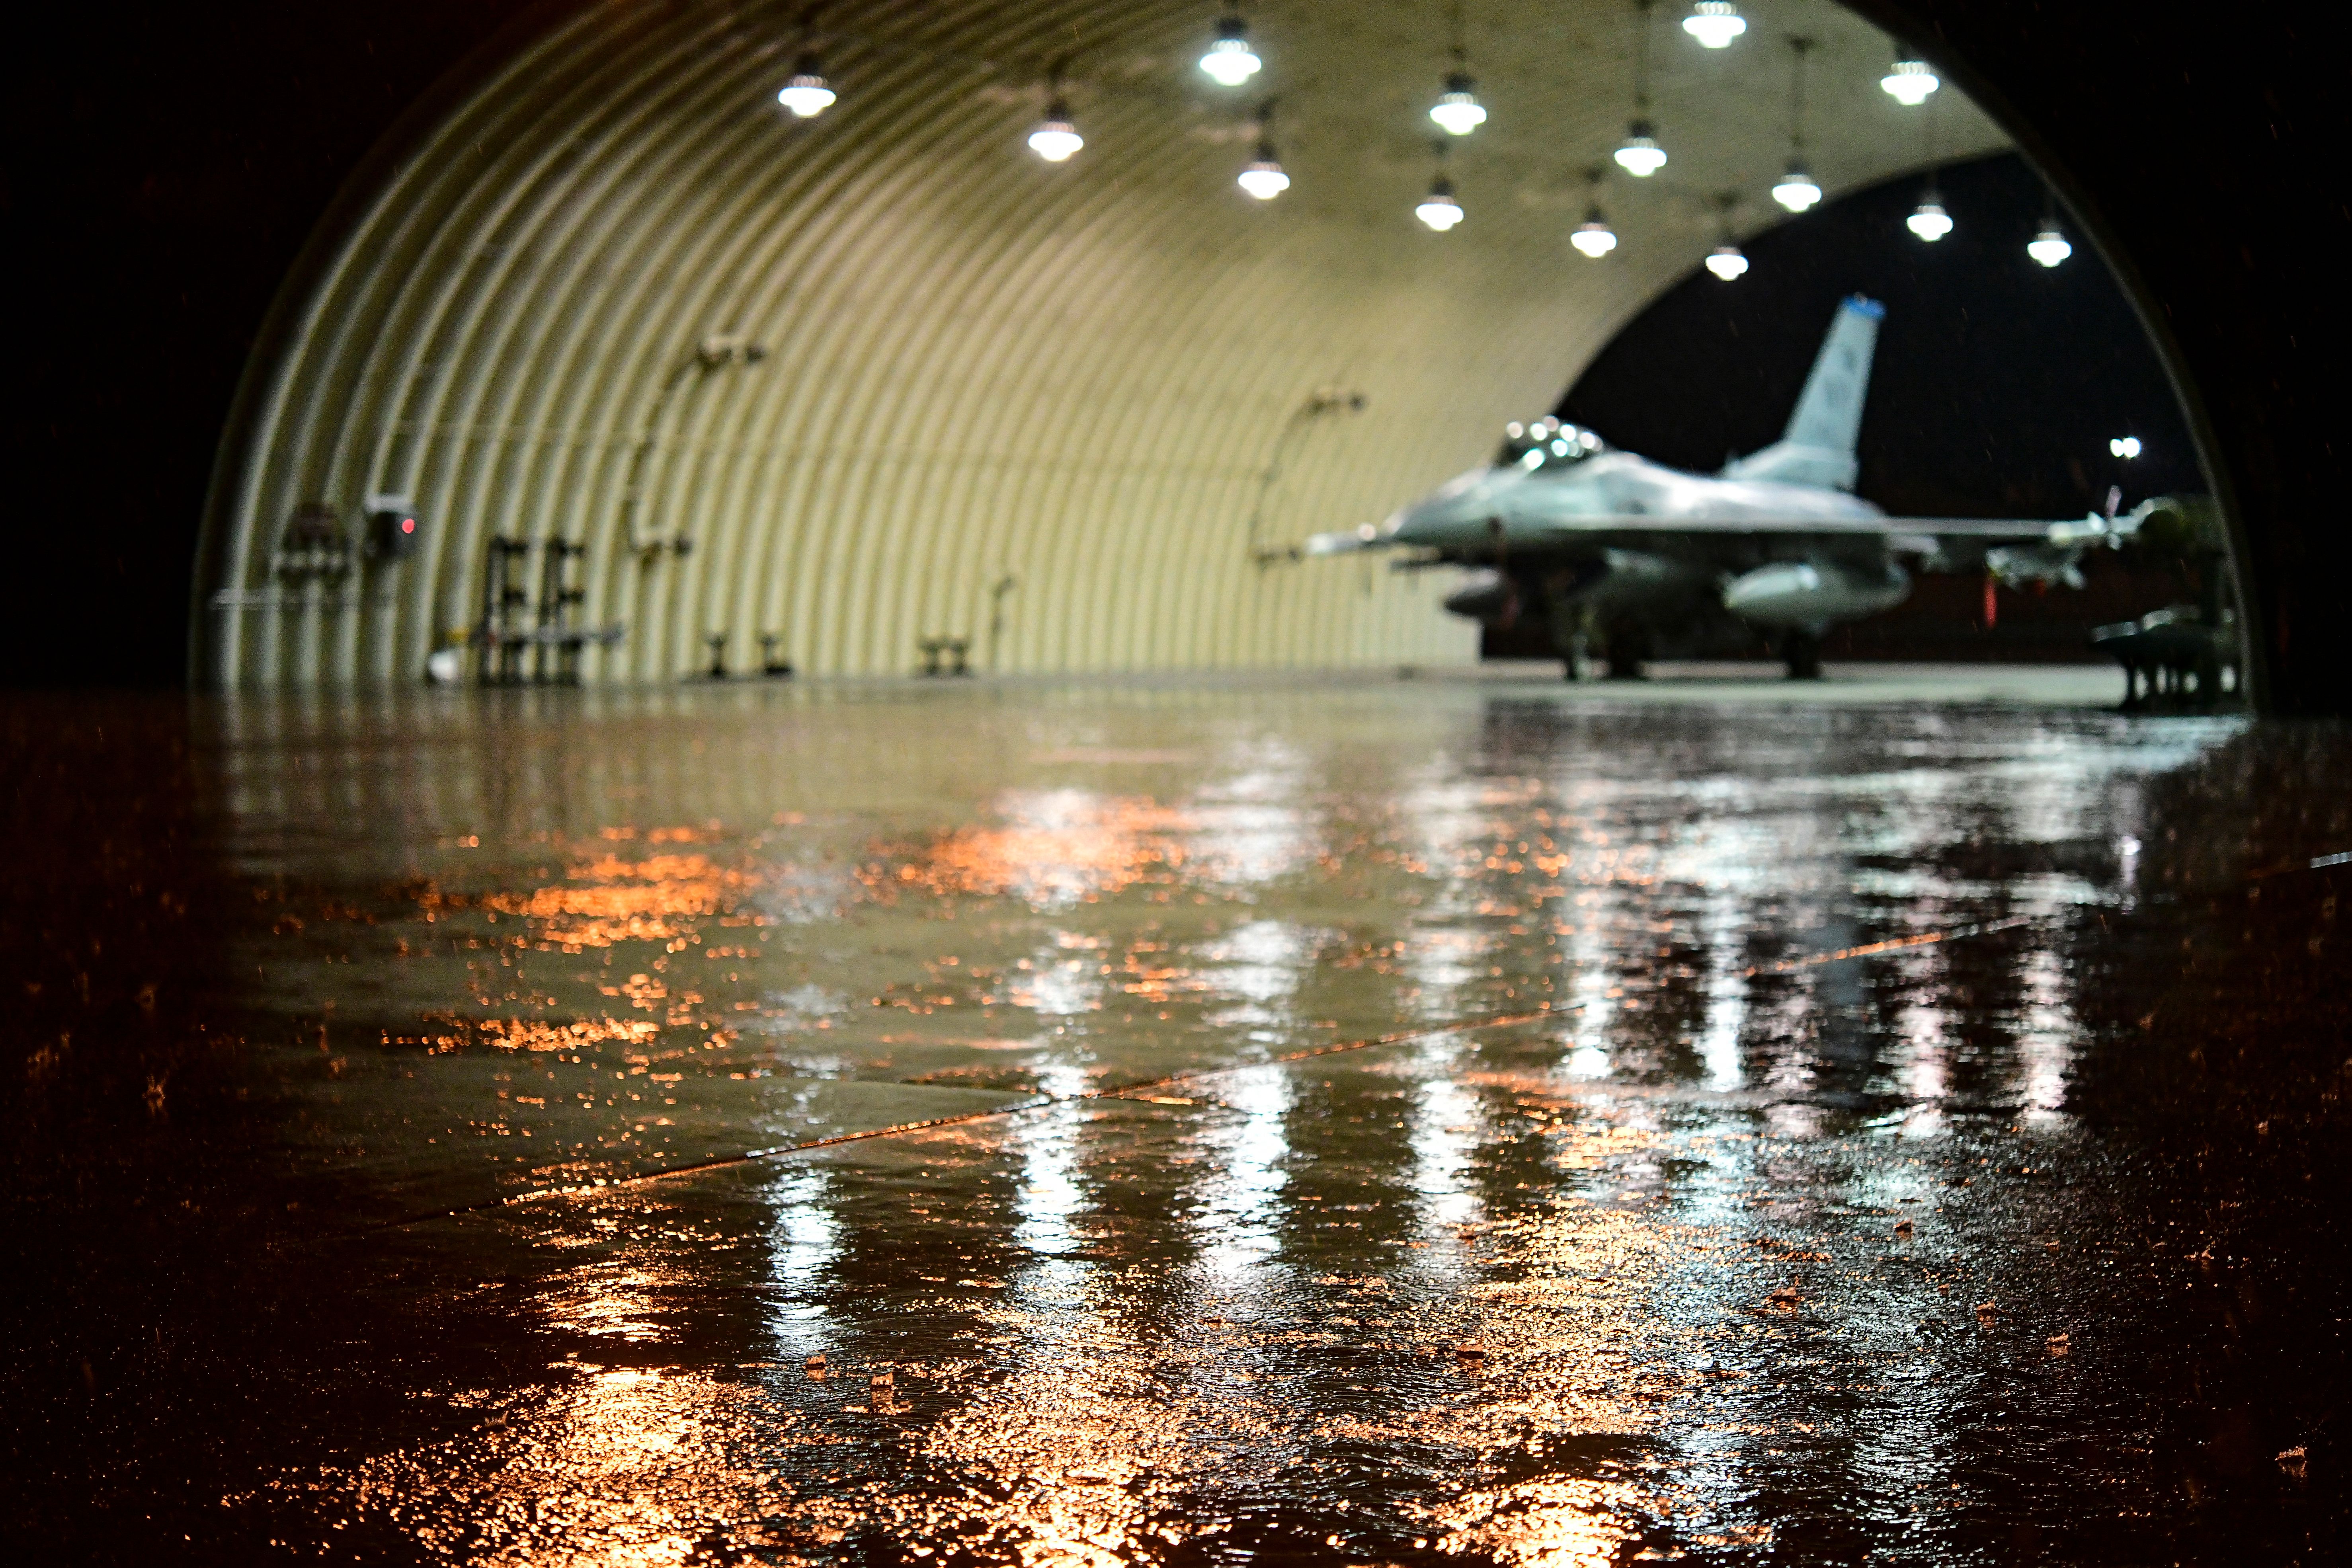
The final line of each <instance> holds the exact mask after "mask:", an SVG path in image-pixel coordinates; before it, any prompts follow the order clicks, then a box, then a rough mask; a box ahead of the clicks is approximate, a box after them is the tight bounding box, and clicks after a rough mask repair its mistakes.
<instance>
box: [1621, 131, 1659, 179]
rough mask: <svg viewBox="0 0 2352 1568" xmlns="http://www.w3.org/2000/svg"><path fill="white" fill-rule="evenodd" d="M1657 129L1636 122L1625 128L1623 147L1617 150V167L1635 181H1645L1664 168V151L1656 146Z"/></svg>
mask: <svg viewBox="0 0 2352 1568" xmlns="http://www.w3.org/2000/svg"><path fill="white" fill-rule="evenodd" d="M1657 129H1658V128H1657V127H1656V126H1654V125H1652V124H1651V123H1650V122H1649V121H1648V120H1635V121H1633V124H1632V125H1631V126H1628V127H1627V128H1626V131H1625V145H1623V146H1622V147H1620V148H1619V149H1617V165H1618V167H1619V168H1621V169H1623V170H1624V171H1625V172H1627V173H1628V174H1631V175H1633V178H1635V179H1636V180H1646V179H1648V178H1649V177H1650V176H1651V175H1653V174H1654V173H1656V172H1658V171H1659V170H1661V169H1663V168H1664V167H1665V166H1666V150H1665V149H1664V148H1663V147H1661V146H1659V145H1658V139H1657V134H1656V132H1657Z"/></svg>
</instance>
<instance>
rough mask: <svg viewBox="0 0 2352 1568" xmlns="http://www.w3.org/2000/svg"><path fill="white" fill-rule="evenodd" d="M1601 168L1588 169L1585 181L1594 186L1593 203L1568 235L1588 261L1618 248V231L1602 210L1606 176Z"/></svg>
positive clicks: (1597, 258) (1573, 244)
mask: <svg viewBox="0 0 2352 1568" xmlns="http://www.w3.org/2000/svg"><path fill="white" fill-rule="evenodd" d="M1605 177H1606V175H1605V172H1603V171H1602V170H1601V169H1597V168H1594V169H1587V170H1586V171H1585V172H1584V183H1586V184H1588V185H1590V186H1591V187H1592V204H1591V206H1589V207H1587V208H1586V209H1585V211H1584V221H1583V222H1582V223H1580V224H1579V225H1576V232H1575V233H1574V234H1571V235H1569V236H1568V243H1569V244H1570V245H1572V246H1575V247H1576V250H1577V254H1578V255H1580V256H1583V257H1584V258H1585V259H1586V260H1587V261H1599V260H1600V259H1601V257H1602V256H1607V255H1608V254H1609V253H1610V252H1611V251H1612V250H1615V249H1616V248H1617V231H1616V230H1615V229H1612V228H1611V227H1610V226H1609V219H1608V218H1607V217H1606V216H1605V215H1603V214H1602V213H1601V180H1602V179H1603V178H1605Z"/></svg>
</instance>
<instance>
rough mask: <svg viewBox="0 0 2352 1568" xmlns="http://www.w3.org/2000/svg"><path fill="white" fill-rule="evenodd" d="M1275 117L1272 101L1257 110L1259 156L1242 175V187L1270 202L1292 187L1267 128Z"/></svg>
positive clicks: (1261, 199)
mask: <svg viewBox="0 0 2352 1568" xmlns="http://www.w3.org/2000/svg"><path fill="white" fill-rule="evenodd" d="M1273 119H1274V105H1273V104H1272V103H1267V104H1265V106H1264V107H1262V108H1260V109H1259V110H1258V111H1257V156H1256V157H1255V158H1253V159H1251V160H1250V161H1249V164H1248V166H1247V167H1246V168H1244V169H1243V171H1242V172H1241V175H1240V183H1241V187H1242V189H1243V190H1244V191H1247V192H1248V193H1250V194H1251V195H1253V196H1255V197H1256V198H1257V199H1258V200H1259V201H1261V202H1270V201H1272V200H1274V199H1275V197H1276V196H1278V195H1280V194H1282V193H1283V192H1285V191H1287V190H1288V189H1290V176H1289V175H1288V174H1286V173H1285V172H1283V169H1282V160H1281V159H1280V158H1278V157H1276V155H1275V151H1274V136H1273V134H1272V132H1271V131H1269V130H1268V129H1267V128H1268V125H1269V123H1270V122H1271V121H1272V120H1273Z"/></svg>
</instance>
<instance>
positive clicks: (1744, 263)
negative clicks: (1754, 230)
mask: <svg viewBox="0 0 2352 1568" xmlns="http://www.w3.org/2000/svg"><path fill="white" fill-rule="evenodd" d="M1715 204H1716V207H1717V210H1718V211H1719V212H1721V213H1722V214H1723V243H1722V244H1720V245H1718V246H1716V247H1715V249H1714V250H1713V251H1712V252H1710V253H1709V254H1708V256H1707V258H1706V269H1707V270H1708V271H1709V272H1712V273H1713V274H1715V275H1716V277H1719V278H1721V279H1722V280H1723V281H1724V282H1726V283H1728V282H1730V281H1731V280H1732V279H1733V278H1735V277H1738V276H1739V275H1740V274H1742V273H1744V272H1746V271H1747V270H1748V256H1747V253H1746V252H1744V251H1742V250H1741V249H1740V248H1739V242H1738V241H1737V240H1735V239H1733V238H1732V237H1731V209H1732V208H1733V207H1735V206H1737V205H1738V204H1739V198H1738V195H1736V194H1734V193H1730V192H1726V193H1724V194H1722V195H1720V196H1717V198H1716V199H1715Z"/></svg>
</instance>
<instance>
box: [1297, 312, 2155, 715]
mask: <svg viewBox="0 0 2352 1568" xmlns="http://www.w3.org/2000/svg"><path fill="white" fill-rule="evenodd" d="M1885 314H1886V310H1885V307H1884V306H1883V305H1880V304H1879V303H1878V302H1877V301H1875V300H1872V299H1865V298H1862V297H1861V296H1859V295H1856V296H1854V297H1853V298H1849V299H1847V300H1845V301H1844V302H1843V304H1841V305H1840V306H1839V307H1838V310H1837V314H1836V316H1835V317H1834V318H1832V320H1831V323H1830V329H1829V335H1828V336H1827V337H1826V338H1825V339H1824V340H1822V348H1821V352H1820V354H1819V355H1818V356H1817V357H1816V358H1815V359H1814V361H1813V368H1812V373H1811V375H1810V376H1808V377H1807V378H1806V381H1805V389H1804V392H1803V393H1802V394H1801V396H1800V397H1799V398H1798V400H1797V407H1796V412H1795V413H1793V414H1791V415H1790V420H1789V428H1788V430H1787V433H1786V434H1783V435H1782V437H1781V438H1780V440H1779V441H1776V442H1774V443H1773V444H1771V445H1769V446H1767V447H1765V448H1763V449H1762V450H1761V451H1759V452H1754V453H1750V454H1749V455H1747V456H1745V457H1739V458H1735V459H1733V460H1732V461H1731V462H1730V463H1729V464H1728V465H1726V466H1725V467H1724V469H1723V471H1722V472H1721V473H1720V474H1717V475H1712V476H1710V475H1704V474H1686V473H1683V472H1681V471H1680V470H1677V469H1673V468H1667V467H1664V466H1663V465H1659V464H1656V463H1653V462H1651V461H1650V460H1649V459H1648V458H1645V457H1641V456H1637V455H1634V454H1633V453H1630V452H1618V451H1613V450H1612V449H1611V448H1610V447H1609V445H1608V444H1606V443H1604V442H1603V441H1602V440H1601V438H1600V437H1599V436H1598V435H1596V434H1593V433H1592V432H1591V431H1590V430H1583V429H1580V428H1578V427H1577V426H1574V425H1570V424H1562V423H1560V422H1559V420H1557V419H1539V420H1538V421H1536V422H1535V423H1533V424H1528V425H1520V424H1512V425H1510V426H1508V427H1507V432H1506V434H1507V439H1506V440H1505V441H1504V443H1503V448H1502V451H1501V452H1500V453H1499V454H1497V455H1496V458H1495V461H1494V462H1493V463H1492V464H1491V465H1487V466H1486V467H1483V468H1475V469H1473V470H1471V471H1470V472H1469V473H1467V474H1465V475H1462V476H1460V477H1458V478H1455V479H1453V480H1449V481H1448V482H1447V483H1445V484H1444V485H1443V486H1439V487H1438V488H1437V489H1436V490H1435V491H1433V492H1432V493H1431V494H1430V495H1428V496H1426V497H1423V498H1422V499H1421V500H1418V501H1415V502H1413V503H1412V505H1411V506H1409V507H1405V508H1404V509H1403V510H1402V511H1400V512H1398V513H1396V514H1395V515H1394V516H1393V517H1390V518H1389V519H1388V521H1387V522H1386V523H1383V524H1381V525H1378V526H1375V525H1373V524H1370V523H1367V524H1365V525H1364V526H1363V527H1362V528H1358V529H1356V530H1355V531H1354V532H1352V533H1338V534H1318V535H1317V536H1315V537H1314V538H1311V539H1309V540H1308V541H1307V553H1308V554H1310V555H1331V554H1338V553H1340V552H1342V551H1350V550H1360V549H1391V548H1402V549H1414V550H1417V551H1419V552H1420V553H1419V555H1418V556H1416V557H1414V558H1412V559H1407V560H1404V561H1401V562H1400V563H1399V564H1400V565H1401V566H1406V567H1414V566H1435V565H1441V564H1450V565H1457V566H1465V567H1468V568H1471V569H1472V570H1471V572H1470V575H1469V578H1468V580H1466V581H1465V583H1464V584H1463V586H1462V587H1461V589H1460V590H1459V591H1456V592H1454V594H1453V595H1452V596H1451V597H1449V598H1448V599H1447V600H1446V601H1445V607H1446V608H1447V609H1448V610H1450V611H1453V612H1454V613H1455V614H1458V615H1465V616H1468V617H1470V618H1472V619H1474V620H1476V621H1479V622H1483V623H1486V624H1489V625H1496V626H1506V627H1507V626H1509V625H1512V624H1514V623H1516V622H1517V621H1518V620H1519V618H1520V617H1522V616H1526V615H1530V614H1538V615H1541V616H1542V617H1543V618H1544V625H1545V629H1546V631H1547V632H1548V633H1549V638H1550V641H1551V645H1552V647H1553V648H1554V649H1555V650H1556V651H1557V652H1558V653H1559V655H1560V657H1561V658H1562V659H1563V660H1564V661H1565V662H1566V664H1567V666H1568V676H1569V679H1570V680H1574V679H1576V678H1577V675H1578V662H1579V655H1580V652H1582V651H1583V650H1585V649H1587V648H1591V649H1593V650H1595V651H1597V652H1599V653H1601V654H1602V655H1603V656H1604V657H1605V658H1606V659H1607V662H1608V667H1609V673H1610V674H1612V675H1619V676H1634V675H1638V674H1641V667H1642V664H1643V661H1644V660H1648V659H1654V658H1657V657H1660V656H1662V654H1663V653H1667V652H1675V651H1683V650H1689V649H1696V648H1702V647H1710V646H1712V647H1721V646H1723V645H1725V644H1726V643H1727V642H1730V641H1733V640H1737V641H1738V642H1744V643H1748V645H1752V644H1753V641H1754V637H1755V635H1756V633H1757V632H1762V633H1763V634H1764V635H1765V637H1766V638H1768V639H1769V644H1770V646H1771V647H1772V649H1773V651H1774V653H1777V654H1778V655H1779V657H1780V658H1781V659H1782V660H1783V661H1784V662H1785V663H1786V664H1787V665H1788V670H1789V674H1790V677H1791V678H1795V679H1806V678H1812V677H1818V676H1819V675H1820V674H1821V646H1822V636H1823V635H1824V634H1825V633H1827V632H1828V631H1829V629H1830V628H1831V627H1832V626H1833V625H1835V624H1837V623H1838V622H1843V621H1853V620H1858V619H1860V618H1861V617H1863V616H1865V615H1872V614H1875V613H1876V612H1879V611H1882V610H1886V609H1890V608H1892V607H1893V606H1895V605H1896V604H1899V603H1901V602H1902V601H1904V599H1905V598H1906V597H1907V596H1908V595H1909V593H1910V591H1911V573H1912V572H1913V571H1922V570H1924V571H1968V572H1975V571H1983V572H1989V573H1990V574H1991V575H1992V576H1993V577H1995V578H1997V579H2000V580H2003V581H2007V582H2041V583H2050V582H2063V583H2066V584H2068V585H2069V586H2072V587H2076V588H2079V587H2081V586H2082V581H2083V579H2082V574H2081V572H2080V571H2079V570H2077V566H2076V563H2077V561H2078V560H2079V559H2081V557H2082V555H2083V552H2084V550H2086V549H2092V548H2095V547H2097V546H2101V545H2113V544H2116V543H2118V542H2120V541H2121V540H2123V539H2124V538H2128V537H2130V535H2131V534H2133V533H2134V532H2136V531H2137V528H2138V527H2139V524H2140V522H2141V521H2142V520H2143V518H2144V517H2146V516H2147V514H2148V513H2149V512H2150V511H2151V510H2152V509H2153V507H2154V506H2155V505H2156V503H2154V502H2152V501H2151V502H2148V503H2145V504H2143V505H2142V506H2141V507H2137V508H2135V509H2134V510H2133V511H2132V512H2130V513H2128V514H2126V516H2124V517H2116V515H2115V507H2116V504H2117V502H2118V501H2119V500H2120V497H2119V496H2118V495H2116V494H2115V493H2112V492H2111V493H2110V494H2109V497H2108V501H2107V513H2106V515H2105V517H2101V516H2097V515H2093V516H2090V517H2085V518H2084V519H2083V520H2081V521H2078V522H2032V521H2012V520H1991V521H1988V520H1980V519H1976V518H1958V517H1888V516H1887V515H1886V514H1885V513H1884V512H1882V511H1880V510H1879V509H1878V508H1877V507H1874V506H1872V505H1871V504H1870V503H1869V502H1867V501H1864V500H1862V499H1860V498H1859V497H1855V496H1854V495H1853V494H1852V491H1853V480H1854V471H1855V464H1854V438H1855V436H1856V434H1858V433H1859V432H1860V430H1861V427H1862V405H1863V398H1864V392H1865V391H1866V390H1867V388H1868V386H1869V382H1870V361H1871V353H1872V350H1873V349H1874V347H1875V346H1876V344H1877V340H1878V323H1879V321H1880V320H1881V319H1882V318H1884V317H1885ZM1727 633H1728V634H1729V636H1728V637H1727V635H1726V634H1727Z"/></svg>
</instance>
